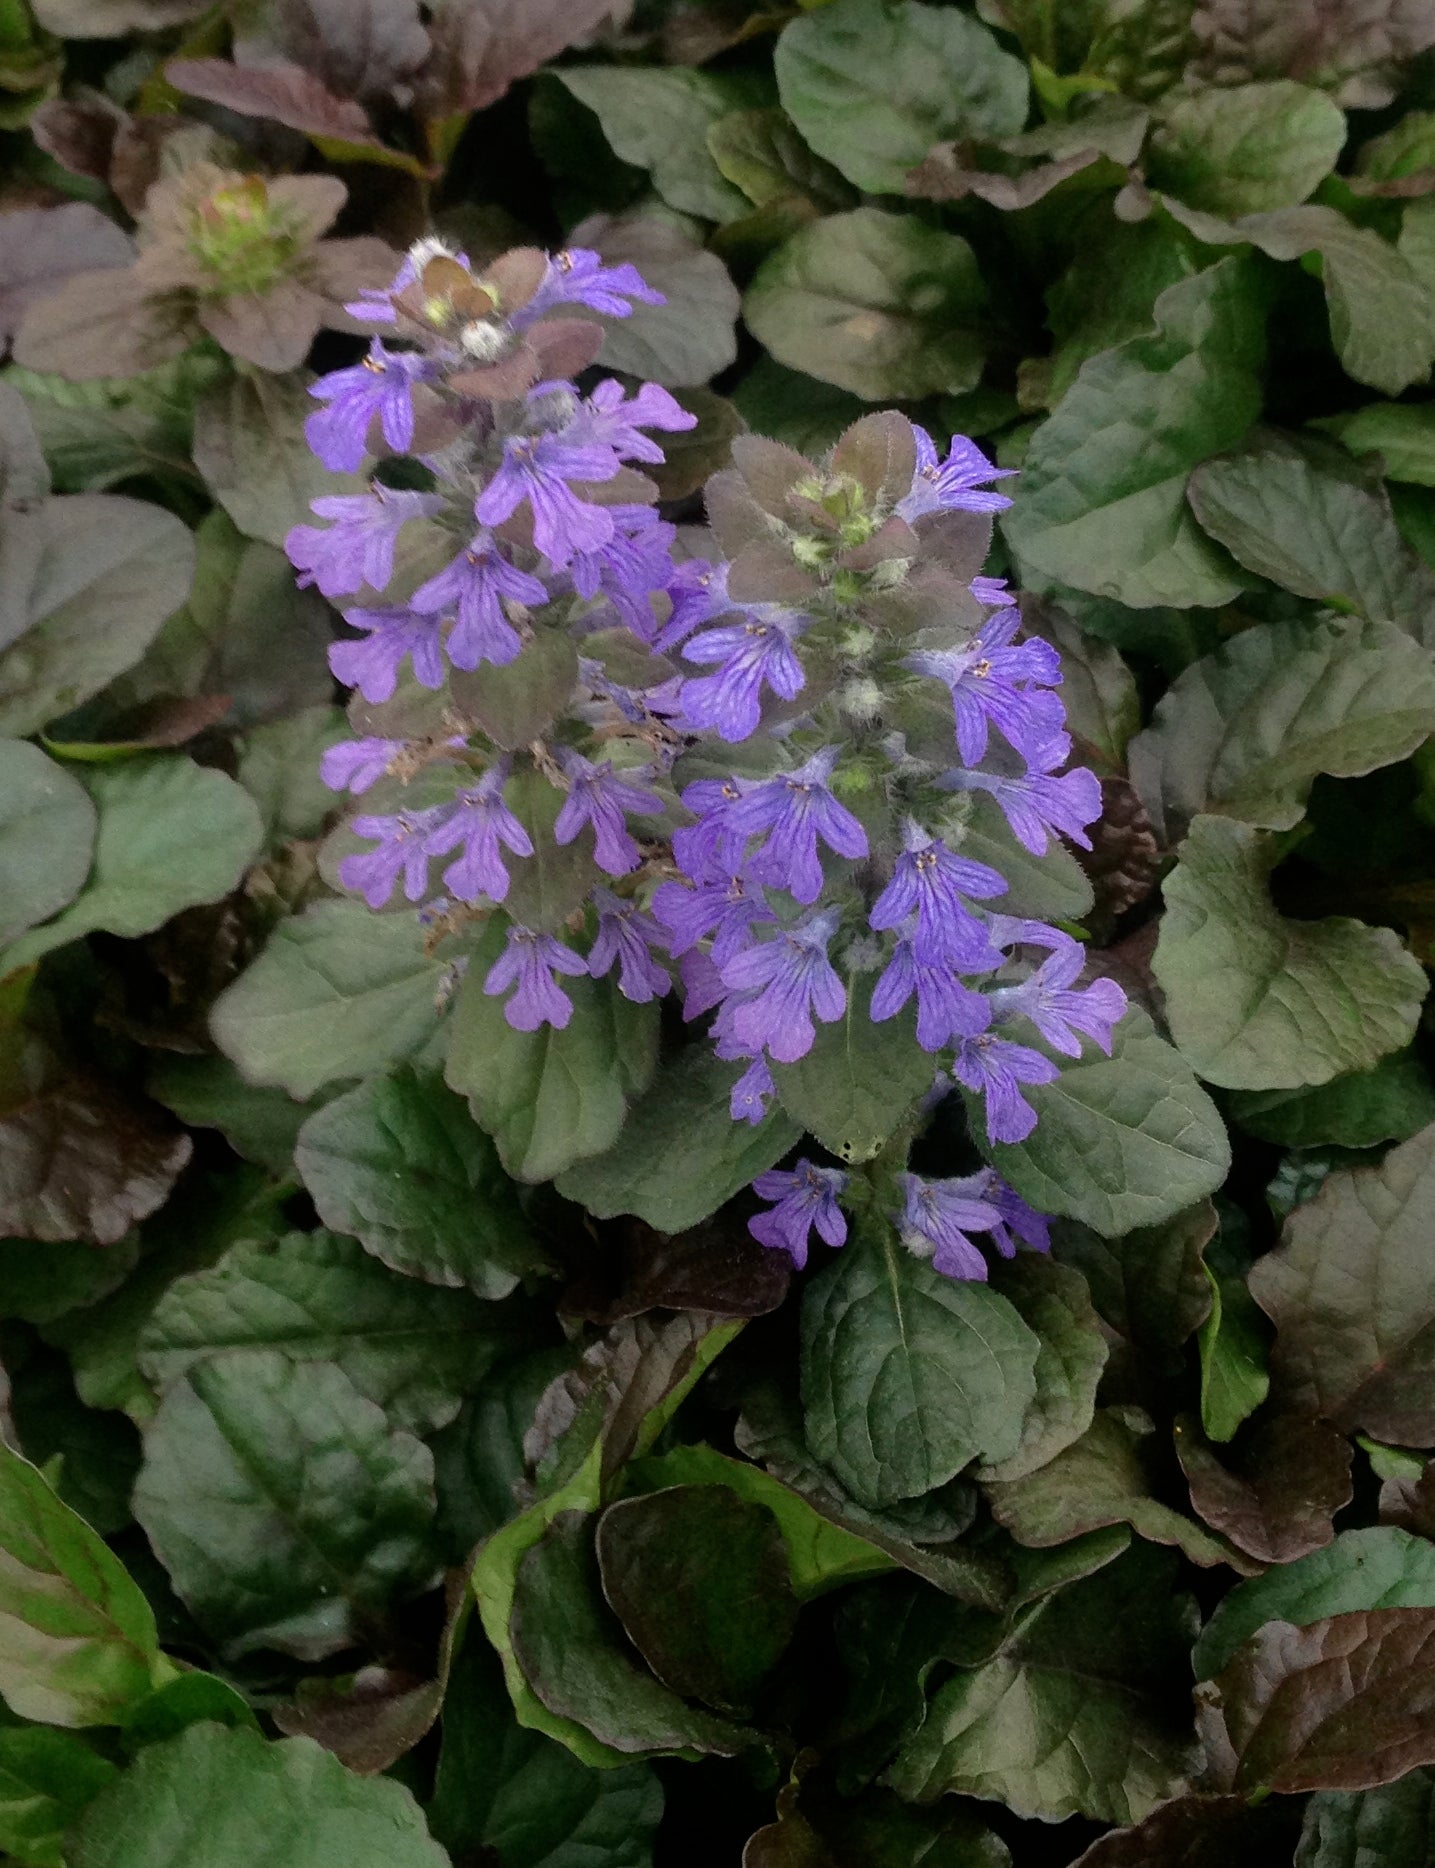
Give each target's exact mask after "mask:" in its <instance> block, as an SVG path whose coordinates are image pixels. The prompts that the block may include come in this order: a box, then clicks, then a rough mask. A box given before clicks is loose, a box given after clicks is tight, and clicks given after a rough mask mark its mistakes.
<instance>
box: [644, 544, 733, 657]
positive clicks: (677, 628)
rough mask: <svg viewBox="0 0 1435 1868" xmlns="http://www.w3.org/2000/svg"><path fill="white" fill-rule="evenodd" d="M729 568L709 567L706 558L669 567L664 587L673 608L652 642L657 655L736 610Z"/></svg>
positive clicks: (724, 565)
mask: <svg viewBox="0 0 1435 1868" xmlns="http://www.w3.org/2000/svg"><path fill="white" fill-rule="evenodd" d="M728 569H729V567H728V566H727V565H726V564H725V563H723V564H711V563H709V561H708V560H707V559H706V558H685V559H684V560H683V562H682V563H681V564H675V565H672V566H671V567H670V570H669V574H668V578H667V581H666V583H665V584H664V586H663V588H664V591H665V592H666V594H667V598H668V601H669V603H670V604H671V605H672V609H671V611H670V612H669V615H668V620H667V621H666V622H665V623H664V624H663V626H662V628H661V629H660V630H659V631H658V634H657V636H656V637H655V638H654V641H653V647H654V648H655V649H657V650H658V651H659V653H660V654H664V655H665V654H666V653H667V652H668V650H669V649H675V648H677V646H678V644H679V643H680V642H685V641H686V640H687V638H688V637H689V636H690V635H691V634H692V633H693V631H694V630H695V629H701V628H703V627H704V625H706V624H707V623H711V622H715V621H716V620H717V618H718V617H719V616H726V615H727V614H728V612H729V611H730V610H733V609H736V608H737V605H736V604H734V602H733V601H732V599H731V597H729V596H728V594H727V576H728Z"/></svg>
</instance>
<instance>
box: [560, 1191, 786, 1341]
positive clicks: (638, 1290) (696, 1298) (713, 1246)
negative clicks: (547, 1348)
mask: <svg viewBox="0 0 1435 1868" xmlns="http://www.w3.org/2000/svg"><path fill="white" fill-rule="evenodd" d="M608 1231H609V1232H610V1233H612V1234H614V1235H616V1237H615V1241H614V1243H615V1247H616V1253H615V1255H616V1259H617V1263H616V1264H615V1265H612V1264H609V1263H607V1262H605V1261H603V1260H597V1261H595V1260H594V1258H593V1255H592V1253H591V1251H590V1250H585V1252H584V1255H583V1266H584V1268H583V1271H582V1272H581V1273H580V1275H579V1277H578V1280H577V1281H576V1282H575V1283H574V1284H571V1285H570V1286H569V1287H568V1289H567V1290H566V1291H565V1292H564V1294H563V1298H562V1300H561V1304H560V1308H561V1309H562V1310H563V1311H564V1312H565V1314H566V1315H568V1316H573V1317H586V1318H587V1319H588V1321H589V1322H590V1323H602V1324H611V1323H620V1322H622V1320H623V1319H624V1318H625V1317H637V1316H641V1315H642V1314H643V1312H644V1311H648V1310H703V1311H707V1312H708V1313H709V1315H712V1316H719V1317H761V1316H765V1315H766V1314H767V1313H768V1312H769V1311H772V1310H776V1308H777V1306H778V1305H779V1304H780V1303H781V1302H782V1300H783V1298H784V1297H785V1296H786V1295H787V1288H788V1285H789V1284H790V1283H791V1281H792V1263H791V1260H790V1259H788V1258H787V1256H786V1255H785V1254H784V1253H782V1252H770V1251H768V1250H767V1249H766V1247H765V1246H761V1245H759V1244H758V1243H757V1241H756V1240H755V1239H754V1238H753V1237H752V1236H751V1234H750V1233H749V1232H748V1231H747V1229H746V1228H745V1227H744V1226H743V1225H741V1223H740V1222H738V1221H735V1220H732V1219H727V1218H724V1217H723V1216H721V1215H719V1216H716V1217H714V1218H713V1219H709V1220H704V1221H703V1222H702V1224H701V1225H699V1226H694V1227H693V1228H692V1229H691V1230H690V1231H688V1232H679V1233H674V1234H672V1235H669V1234H667V1233H663V1232H657V1231H655V1229H654V1228H653V1227H652V1226H649V1225H648V1224H647V1223H646V1222H645V1221H643V1220H641V1219H634V1218H632V1217H631V1216H630V1215H625V1216H623V1217H622V1218H620V1219H618V1220H616V1221H615V1222H614V1223H613V1224H612V1226H611V1227H610V1228H608ZM584 1244H585V1246H586V1244H587V1242H586V1241H585V1242H584Z"/></svg>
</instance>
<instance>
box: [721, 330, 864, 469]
mask: <svg viewBox="0 0 1435 1868" xmlns="http://www.w3.org/2000/svg"><path fill="white" fill-rule="evenodd" d="M732 397H733V401H734V403H735V404H736V406H737V411H738V413H739V414H740V415H741V416H742V418H743V420H744V421H745V422H746V423H747V425H748V427H749V428H751V429H752V430H753V432H754V433H755V434H759V435H767V436H769V437H770V438H771V439H772V440H774V441H785V442H786V443H787V445H788V446H789V447H792V448H796V449H797V451H798V453H799V454H808V455H815V454H823V453H825V452H826V450H827V449H828V448H830V447H831V446H832V445H833V443H834V442H835V441H836V440H837V439H838V437H839V436H841V435H842V434H843V433H845V432H846V430H847V429H848V428H850V427H851V426H852V424H853V422H855V421H859V420H860V419H861V417H862V416H863V415H866V414H868V413H869V410H868V408H867V405H866V403H864V402H863V401H862V400H861V398H860V397H858V396H854V395H852V394H850V393H849V391H847V390H845V389H836V388H834V387H833V386H832V385H831V384H830V383H820V382H818V380H817V378H816V377H815V376H807V375H804V374H802V373H801V372H799V371H797V370H785V369H784V368H783V367H782V365H781V364H780V363H774V362H773V360H772V358H771V357H769V356H767V355H766V354H764V355H762V356H760V357H759V358H758V360H757V362H756V363H755V364H754V365H753V366H752V368H751V369H750V370H749V371H748V373H747V374H746V376H744V377H743V379H742V381H741V382H740V383H738V384H737V386H736V387H735V388H734V390H733V392H732Z"/></svg>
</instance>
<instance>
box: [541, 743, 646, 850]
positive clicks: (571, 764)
mask: <svg viewBox="0 0 1435 1868" xmlns="http://www.w3.org/2000/svg"><path fill="white" fill-rule="evenodd" d="M560 757H561V758H562V761H563V769H564V771H565V772H566V773H567V774H568V777H569V779H570V781H571V789H570V791H569V793H568V796H567V797H566V798H565V799H564V800H563V808H562V810H561V811H559V813H558V818H557V821H556V822H555V824H554V826H553V836H554V840H555V842H558V843H571V842H572V841H573V839H574V838H575V837H576V836H577V835H578V832H579V831H580V830H581V829H582V828H583V826H584V825H585V824H591V825H592V826H593V855H594V857H595V858H596V859H597V863H598V867H599V868H600V869H603V870H606V871H607V873H608V874H609V875H610V876H623V875H626V874H627V873H628V871H629V870H630V869H636V868H637V866H638V864H639V862H640V861H641V859H642V858H641V852H640V850H639V849H638V845H637V843H636V842H635V841H634V839H633V837H632V836H631V835H630V834H629V832H628V824H627V817H626V813H627V812H629V811H632V812H635V813H636V814H637V815H638V816H640V817H658V816H661V815H662V810H663V801H662V799H661V798H659V797H658V796H657V795H656V793H654V792H651V791H645V790H643V788H642V786H641V785H637V784H633V783H630V782H629V781H630V780H633V779H643V778H648V777H650V776H651V773H652V767H651V766H646V765H639V766H633V767H631V768H629V769H628V770H627V771H626V772H624V773H622V774H619V773H617V772H615V771H614V770H613V765H612V761H611V760H608V759H605V760H604V761H603V763H602V764H601V765H594V764H593V763H592V761H591V760H588V759H585V758H584V757H583V755H582V753H581V752H573V751H571V750H568V749H567V748H565V749H564V750H563V751H562V752H561V754H560Z"/></svg>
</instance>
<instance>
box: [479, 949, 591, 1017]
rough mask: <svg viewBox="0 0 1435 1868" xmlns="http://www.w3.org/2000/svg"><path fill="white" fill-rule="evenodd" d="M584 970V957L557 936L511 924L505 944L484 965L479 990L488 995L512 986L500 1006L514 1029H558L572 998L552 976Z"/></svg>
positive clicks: (568, 1012)
mask: <svg viewBox="0 0 1435 1868" xmlns="http://www.w3.org/2000/svg"><path fill="white" fill-rule="evenodd" d="M587 971H588V963H587V961H586V960H584V959H583V958H582V957H581V956H580V955H578V954H576V953H574V951H573V949H572V948H571V947H565V946H564V945H563V943H562V941H561V940H555V939H554V938H553V936H552V935H551V934H537V933H535V932H534V930H533V929H532V928H525V927H518V926H514V927H511V928H510V929H509V930H508V945H507V946H506V947H505V948H504V950H503V952H502V953H501V954H500V955H499V956H498V958H497V959H496V960H495V961H494V963H493V965H492V966H491V967H490V968H489V969H488V977H487V978H486V979H485V980H484V982H483V990H484V991H485V992H486V993H487V994H488V996H489V997H490V998H491V999H492V998H497V996H498V994H499V993H501V992H507V991H508V989H509V987H510V986H512V987H515V988H516V990H515V992H514V994H513V996H512V998H511V999H510V1000H509V1001H508V1003H507V1005H505V1006H504V1008H503V1016H504V1018H505V1019H506V1020H507V1022H508V1023H509V1024H510V1025H511V1026H512V1027H513V1029H514V1030H515V1031H537V1029H538V1027H539V1026H540V1025H552V1026H554V1028H555V1029H556V1030H558V1031H562V1030H563V1028H564V1026H565V1025H566V1024H567V1023H568V1021H569V1019H570V1018H572V1016H573V1001H572V1000H571V999H570V998H569V997H568V995H567V993H566V992H564V990H563V988H562V987H561V986H560V985H559V984H558V981H557V980H556V979H555V978H554V977H553V976H554V974H555V973H566V974H567V975H568V976H569V978H571V979H577V978H578V977H579V975H580V974H586V973H587Z"/></svg>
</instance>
